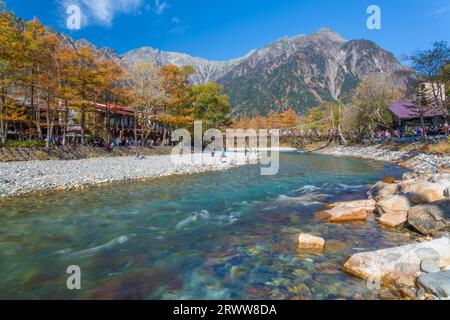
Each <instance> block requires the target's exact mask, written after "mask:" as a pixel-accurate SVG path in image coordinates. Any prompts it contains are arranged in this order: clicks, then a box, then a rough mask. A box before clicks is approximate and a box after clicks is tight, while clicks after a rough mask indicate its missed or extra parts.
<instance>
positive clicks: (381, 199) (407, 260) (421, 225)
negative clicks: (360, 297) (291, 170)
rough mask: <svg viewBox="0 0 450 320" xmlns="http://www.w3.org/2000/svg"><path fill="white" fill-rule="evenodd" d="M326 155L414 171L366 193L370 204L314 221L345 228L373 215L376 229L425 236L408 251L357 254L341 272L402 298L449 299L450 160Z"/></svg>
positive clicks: (354, 151) (382, 153)
mask: <svg viewBox="0 0 450 320" xmlns="http://www.w3.org/2000/svg"><path fill="white" fill-rule="evenodd" d="M328 153H329V154H334V155H343V156H353V157H359V158H364V159H373V160H382V161H389V162H397V163H398V162H402V165H404V166H405V167H407V168H409V169H411V170H412V171H411V172H409V173H407V174H405V175H404V176H403V179H402V180H401V181H396V180H395V179H393V178H388V179H385V180H384V181H380V182H378V183H376V184H375V185H374V186H373V187H372V188H370V190H369V191H368V193H367V196H368V198H369V200H358V201H349V202H339V203H334V204H330V205H328V206H327V210H325V211H322V212H319V213H318V214H317V218H319V219H321V220H324V221H326V222H330V223H345V222H350V221H357V220H366V219H367V217H368V216H369V215H371V214H372V215H373V214H374V215H375V217H376V218H377V220H378V222H379V224H380V226H384V227H389V228H400V227H401V228H405V229H408V230H410V231H413V232H416V233H418V234H420V235H421V236H423V237H426V238H424V240H423V242H419V243H413V244H411V245H408V246H402V247H397V248H388V249H384V250H378V251H374V252H365V253H358V254H355V255H353V256H352V257H350V258H349V259H348V260H347V262H346V263H345V265H344V267H343V269H344V271H345V272H347V273H350V274H353V275H355V276H357V277H360V278H362V279H365V280H367V281H370V282H378V283H379V284H380V285H384V286H387V287H390V288H393V289H396V290H397V291H398V292H399V293H401V294H402V295H403V296H404V297H406V298H412V299H449V298H450V271H449V270H450V197H449V189H450V157H448V156H447V157H438V156H432V155H424V154H418V155H417V154H416V155H414V156H411V155H410V154H407V153H404V152H392V151H389V150H383V149H380V148H377V147H369V148H337V149H335V150H334V151H331V152H328ZM433 238H434V239H433Z"/></svg>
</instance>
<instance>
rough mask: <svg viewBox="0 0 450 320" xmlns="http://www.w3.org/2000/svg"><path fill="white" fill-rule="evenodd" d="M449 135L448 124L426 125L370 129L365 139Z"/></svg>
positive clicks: (398, 138)
mask: <svg viewBox="0 0 450 320" xmlns="http://www.w3.org/2000/svg"><path fill="white" fill-rule="evenodd" d="M448 135H450V126H449V125H448V124H445V125H439V126H427V127H425V128H420V127H416V128H408V127H405V128H402V129H397V130H393V131H390V130H379V131H374V130H372V131H370V132H369V134H368V136H367V139H368V140H370V141H372V142H384V141H390V140H393V139H395V140H414V139H415V140H420V139H423V138H424V137H425V138H426V137H438V136H448Z"/></svg>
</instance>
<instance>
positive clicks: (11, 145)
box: [0, 140, 45, 148]
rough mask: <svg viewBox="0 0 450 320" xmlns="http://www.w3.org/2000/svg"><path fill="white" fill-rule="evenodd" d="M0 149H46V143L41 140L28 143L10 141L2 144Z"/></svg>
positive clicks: (28, 141) (27, 141)
mask: <svg viewBox="0 0 450 320" xmlns="http://www.w3.org/2000/svg"><path fill="white" fill-rule="evenodd" d="M0 147H2V148H40V147H45V142H44V141H39V140H26V141H16V140H10V141H6V143H0Z"/></svg>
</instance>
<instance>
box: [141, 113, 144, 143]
mask: <svg viewBox="0 0 450 320" xmlns="http://www.w3.org/2000/svg"><path fill="white" fill-rule="evenodd" d="M141 122H142V123H141V146H144V145H145V132H144V116H143V115H142V121H141Z"/></svg>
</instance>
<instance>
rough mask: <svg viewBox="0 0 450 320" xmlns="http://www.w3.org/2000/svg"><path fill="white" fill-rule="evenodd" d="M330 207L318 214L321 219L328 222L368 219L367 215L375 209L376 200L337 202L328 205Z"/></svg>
mask: <svg viewBox="0 0 450 320" xmlns="http://www.w3.org/2000/svg"><path fill="white" fill-rule="evenodd" d="M328 207H329V208H330V209H328V210H324V211H321V212H319V213H317V214H316V217H317V218H318V219H320V220H324V221H327V222H333V223H337V222H348V221H356V220H366V219H367V215H368V214H369V213H371V212H373V211H374V210H375V201H374V200H357V201H349V202H337V203H334V204H331V205H329V206H328Z"/></svg>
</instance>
